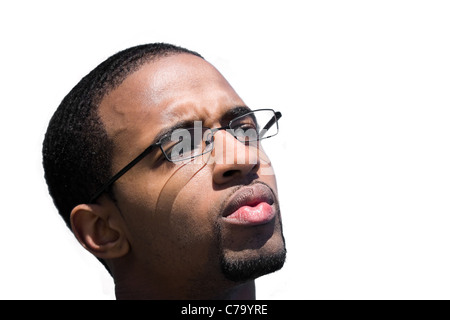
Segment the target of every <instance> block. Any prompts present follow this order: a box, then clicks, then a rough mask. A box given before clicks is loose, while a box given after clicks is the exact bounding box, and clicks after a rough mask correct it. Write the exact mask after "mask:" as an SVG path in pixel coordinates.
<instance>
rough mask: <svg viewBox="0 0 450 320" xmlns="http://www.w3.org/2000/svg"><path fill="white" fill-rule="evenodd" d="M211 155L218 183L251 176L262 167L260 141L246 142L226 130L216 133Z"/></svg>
mask: <svg viewBox="0 0 450 320" xmlns="http://www.w3.org/2000/svg"><path fill="white" fill-rule="evenodd" d="M211 156H212V157H213V165H214V169H213V181H214V183H216V184H226V183H228V182H230V181H232V180H235V179H245V178H249V176H250V175H255V174H256V173H257V172H258V170H259V167H260V157H259V142H256V143H251V144H245V143H243V142H240V141H238V140H237V139H236V138H235V137H234V136H233V135H232V134H231V133H229V132H227V131H225V130H223V131H222V130H221V131H218V132H216V133H215V135H214V150H213V151H212V154H211Z"/></svg>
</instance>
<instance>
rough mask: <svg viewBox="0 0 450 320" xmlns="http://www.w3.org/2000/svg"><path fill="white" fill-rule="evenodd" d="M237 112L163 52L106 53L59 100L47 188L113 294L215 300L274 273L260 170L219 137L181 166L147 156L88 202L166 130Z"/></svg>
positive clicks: (178, 56) (202, 72) (218, 83)
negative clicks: (100, 263)
mask: <svg viewBox="0 0 450 320" xmlns="http://www.w3.org/2000/svg"><path fill="white" fill-rule="evenodd" d="M249 111H250V110H249V109H248V108H247V107H245V103H244V102H243V101H242V100H241V98H240V97H239V96H238V95H237V94H236V92H235V91H234V90H233V88H232V87H231V86H230V85H229V84H228V82H227V81H226V80H225V79H224V78H223V76H222V75H221V74H220V73H219V72H218V71H217V70H216V69H215V68H214V67H213V66H212V65H210V64H209V63H208V62H206V61H205V60H204V59H203V58H202V57H201V56H200V55H198V54H197V53H194V52H191V51H188V50H186V49H182V48H179V47H175V46H171V45H166V44H151V45H144V46H139V47H134V48H130V49H127V50H125V51H122V52H120V53H118V54H116V55H114V56H112V57H111V58H109V59H108V60H106V61H105V62H103V63H102V64H100V65H99V66H98V67H97V68H96V69H94V70H93V71H92V72H91V73H90V74H89V75H87V76H86V77H85V78H83V79H82V80H81V82H80V83H79V84H78V85H77V86H76V87H75V88H74V89H73V90H72V91H71V92H70V93H69V94H68V95H67V96H66V98H65V99H64V100H63V101H62V103H61V105H60V107H59V108H58V110H57V111H56V113H55V115H54V116H53V118H52V120H51V121H50V125H49V128H48V131H47V134H46V138H45V140H44V149H43V153H44V169H45V175H46V179H47V183H48V185H49V190H50V193H51V195H52V197H53V199H54V202H55V205H56V206H57V208H58V210H59V212H60V214H61V215H62V216H63V218H64V219H65V221H66V223H67V224H68V225H70V226H71V228H72V230H73V232H74V234H75V235H76V237H77V239H78V240H79V241H80V243H81V244H82V245H83V246H84V247H85V248H86V249H87V250H89V251H90V252H91V253H93V254H94V255H95V256H96V257H98V258H99V259H102V260H104V261H106V264H107V266H108V267H109V269H110V271H111V273H112V274H113V276H114V279H115V282H116V292H117V294H118V296H126V295H131V292H127V291H133V294H134V295H135V297H136V296H141V297H144V296H159V297H166V298H171V297H172V298H175V297H178V298H179V297H186V298H189V297H191V298H192V297H220V296H225V295H226V294H225V293H226V292H227V290H228V291H230V292H231V290H232V288H233V287H236V286H237V285H240V284H243V283H248V282H249V281H251V280H253V279H255V278H257V277H259V276H261V275H264V274H266V273H269V272H273V271H275V270H277V269H279V268H281V266H282V265H283V263H284V257H285V246H284V239H283V235H282V230H281V217H280V214H279V204H278V197H277V189H276V182H275V177H274V175H273V172H272V171H271V170H270V169H271V165H270V162H269V161H268V159H267V157H266V155H265V154H264V153H263V152H262V151H261V149H260V148H259V145H258V147H255V146H254V145H251V144H248V143H242V142H239V141H238V140H237V139H236V138H235V136H233V134H232V132H231V131H229V130H219V131H216V132H214V138H213V141H214V149H213V150H210V151H209V152H208V153H205V154H204V155H202V156H201V157H198V158H195V159H192V160H187V161H181V162H169V161H167V157H166V156H165V155H164V154H163V152H162V151H161V149H159V148H154V149H153V150H152V151H151V152H149V153H148V154H147V155H146V156H145V157H144V158H143V159H142V160H140V161H139V162H138V163H136V164H135V165H134V166H133V167H132V168H130V169H129V170H128V171H127V172H126V173H125V174H124V175H123V176H121V177H120V178H119V179H118V180H117V181H115V182H114V183H113V184H112V187H111V188H108V189H107V190H106V192H104V193H102V194H101V195H100V196H99V197H98V198H97V199H95V201H89V200H90V199H91V196H92V195H93V194H94V193H95V191H96V190H98V188H99V187H100V186H101V185H103V184H104V183H105V182H106V181H108V180H109V179H110V178H111V176H113V175H115V174H116V173H117V172H119V171H120V170H121V169H123V168H124V167H125V166H126V165H127V164H128V163H130V161H131V160H133V159H135V158H136V157H137V156H138V155H139V154H141V153H142V152H143V151H144V150H145V149H146V148H147V147H148V146H149V145H151V144H155V143H156V144H157V143H158V142H159V141H161V137H164V136H167V134H170V133H171V132H173V130H174V129H175V128H186V127H192V126H193V125H192V124H193V123H194V122H195V121H201V124H202V126H203V127H208V128H222V127H226V126H227V125H228V124H229V123H230V121H231V120H233V119H235V118H238V117H239V116H242V115H243V114H245V113H248V112H249ZM194 160H195V161H194ZM268 169H269V170H268ZM268 171H269V172H271V173H272V174H267V172H268ZM263 173H264V174H263ZM90 202H93V203H90ZM150 292H153V293H152V294H150ZM155 292H158V293H159V295H157V294H155Z"/></svg>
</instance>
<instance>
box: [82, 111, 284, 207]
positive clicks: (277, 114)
mask: <svg viewBox="0 0 450 320" xmlns="http://www.w3.org/2000/svg"><path fill="white" fill-rule="evenodd" d="M258 111H272V112H273V113H274V117H273V118H272V119H271V120H270V121H269V122H268V123H267V124H266V125H265V127H264V128H263V130H264V129H265V130H268V129H269V128H270V127H272V126H273V125H274V124H277V126H278V120H279V119H280V118H281V116H282V115H281V112H279V111H274V110H273V109H257V110H252V111H250V112H248V113H245V114H243V115H240V116H238V117H236V118H234V119H232V120H230V121H229V122H228V125H226V126H223V127H219V128H207V129H210V130H211V132H212V134H211V135H212V136H214V134H215V133H216V132H217V131H220V130H232V129H231V124H232V123H233V121H235V120H236V119H239V118H241V117H245V116H247V115H249V114H251V113H255V112H258ZM277 129H278V128H277ZM277 133H278V132H277ZM274 135H276V134H274ZM274 135H271V136H268V137H259V138H258V139H257V140H256V141H260V140H263V139H267V138H270V137H273V136H274ZM233 136H234V137H235V138H236V139H237V137H236V136H235V135H233ZM165 137H166V136H164V137H162V138H161V139H159V141H157V142H155V143H153V144H151V145H149V146H148V147H147V148H146V149H145V150H144V151H142V152H141V153H140V154H139V155H138V156H137V157H136V158H134V159H133V160H132V161H130V162H129V163H128V164H127V165H126V166H125V167H123V168H122V169H121V170H120V171H119V172H117V173H116V174H115V175H114V176H112V177H111V178H110V179H109V180H108V181H107V182H105V183H104V184H103V185H102V186H101V187H100V188H98V189H97V191H96V192H95V193H94V195H93V196H92V197H91V198H90V200H89V203H95V201H96V200H97V199H98V198H99V197H100V196H101V195H102V194H103V193H104V192H106V190H108V188H110V187H111V185H112V184H113V183H114V182H116V181H117V180H118V179H119V178H120V177H122V176H123V175H124V174H125V173H127V172H128V171H129V170H130V169H131V168H133V167H134V166H135V165H136V164H137V163H139V162H140V161H141V160H142V159H144V158H145V157H146V156H147V155H148V154H149V153H150V152H152V151H153V150H154V148H155V147H159V148H160V149H161V152H162V153H163V155H164V157H165V159H166V160H167V161H169V162H172V163H176V162H177V161H174V160H172V159H169V157H168V156H167V154H166V152H165V151H164V149H163V148H162V140H163V139H164V138H165ZM211 139H212V137H211ZM213 141H214V140H212V143H214V142H213ZM213 148H214V145H213V146H212V148H211V150H209V151H207V152H203V153H200V154H198V155H194V156H191V157H189V158H186V159H183V160H189V159H193V158H196V157H198V156H201V155H203V154H206V153H209V152H211V151H212V150H213Z"/></svg>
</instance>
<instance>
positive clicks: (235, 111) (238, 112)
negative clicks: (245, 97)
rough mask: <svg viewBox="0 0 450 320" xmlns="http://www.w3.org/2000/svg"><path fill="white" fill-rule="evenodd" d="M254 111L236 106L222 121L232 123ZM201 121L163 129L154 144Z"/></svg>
mask: <svg viewBox="0 0 450 320" xmlns="http://www.w3.org/2000/svg"><path fill="white" fill-rule="evenodd" d="M251 111H252V110H251V109H250V108H249V107H247V106H236V107H233V108H232V109H229V110H227V111H226V112H225V113H224V114H223V115H222V117H221V120H222V121H225V122H226V121H231V120H233V119H234V118H237V117H239V116H242V115H244V114H246V113H249V112H251ZM195 121H199V120H198V119H197V120H181V121H178V122H176V123H175V124H173V125H171V126H169V127H167V128H164V129H162V130H161V131H160V132H158V134H157V135H156V136H155V138H154V139H153V141H152V144H155V143H157V142H159V141H160V140H161V139H162V138H164V137H166V136H167V135H169V134H171V133H172V132H173V131H175V130H177V129H184V128H191V127H194V122H195Z"/></svg>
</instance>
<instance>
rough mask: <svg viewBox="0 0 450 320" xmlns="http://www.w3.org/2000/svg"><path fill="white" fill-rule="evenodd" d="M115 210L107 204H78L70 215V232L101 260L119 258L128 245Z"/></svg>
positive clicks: (126, 250) (128, 248)
mask: <svg viewBox="0 0 450 320" xmlns="http://www.w3.org/2000/svg"><path fill="white" fill-rule="evenodd" d="M114 211H117V209H116V208H115V207H114V206H108V205H107V204H80V205H77V206H76V207H75V208H73V210H72V212H71V214H70V224H71V227H72V231H73V233H74V235H75V237H76V238H77V240H78V241H79V242H80V243H81V245H82V246H83V247H84V248H85V249H86V250H88V251H89V252H91V253H92V254H93V255H95V256H96V257H97V258H101V259H113V258H119V257H122V256H124V255H126V254H127V253H128V251H129V250H130V245H129V242H128V239H127V238H126V236H125V233H124V232H123V230H122V226H121V224H120V221H116V220H117V219H118V216H119V213H118V212H114Z"/></svg>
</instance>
